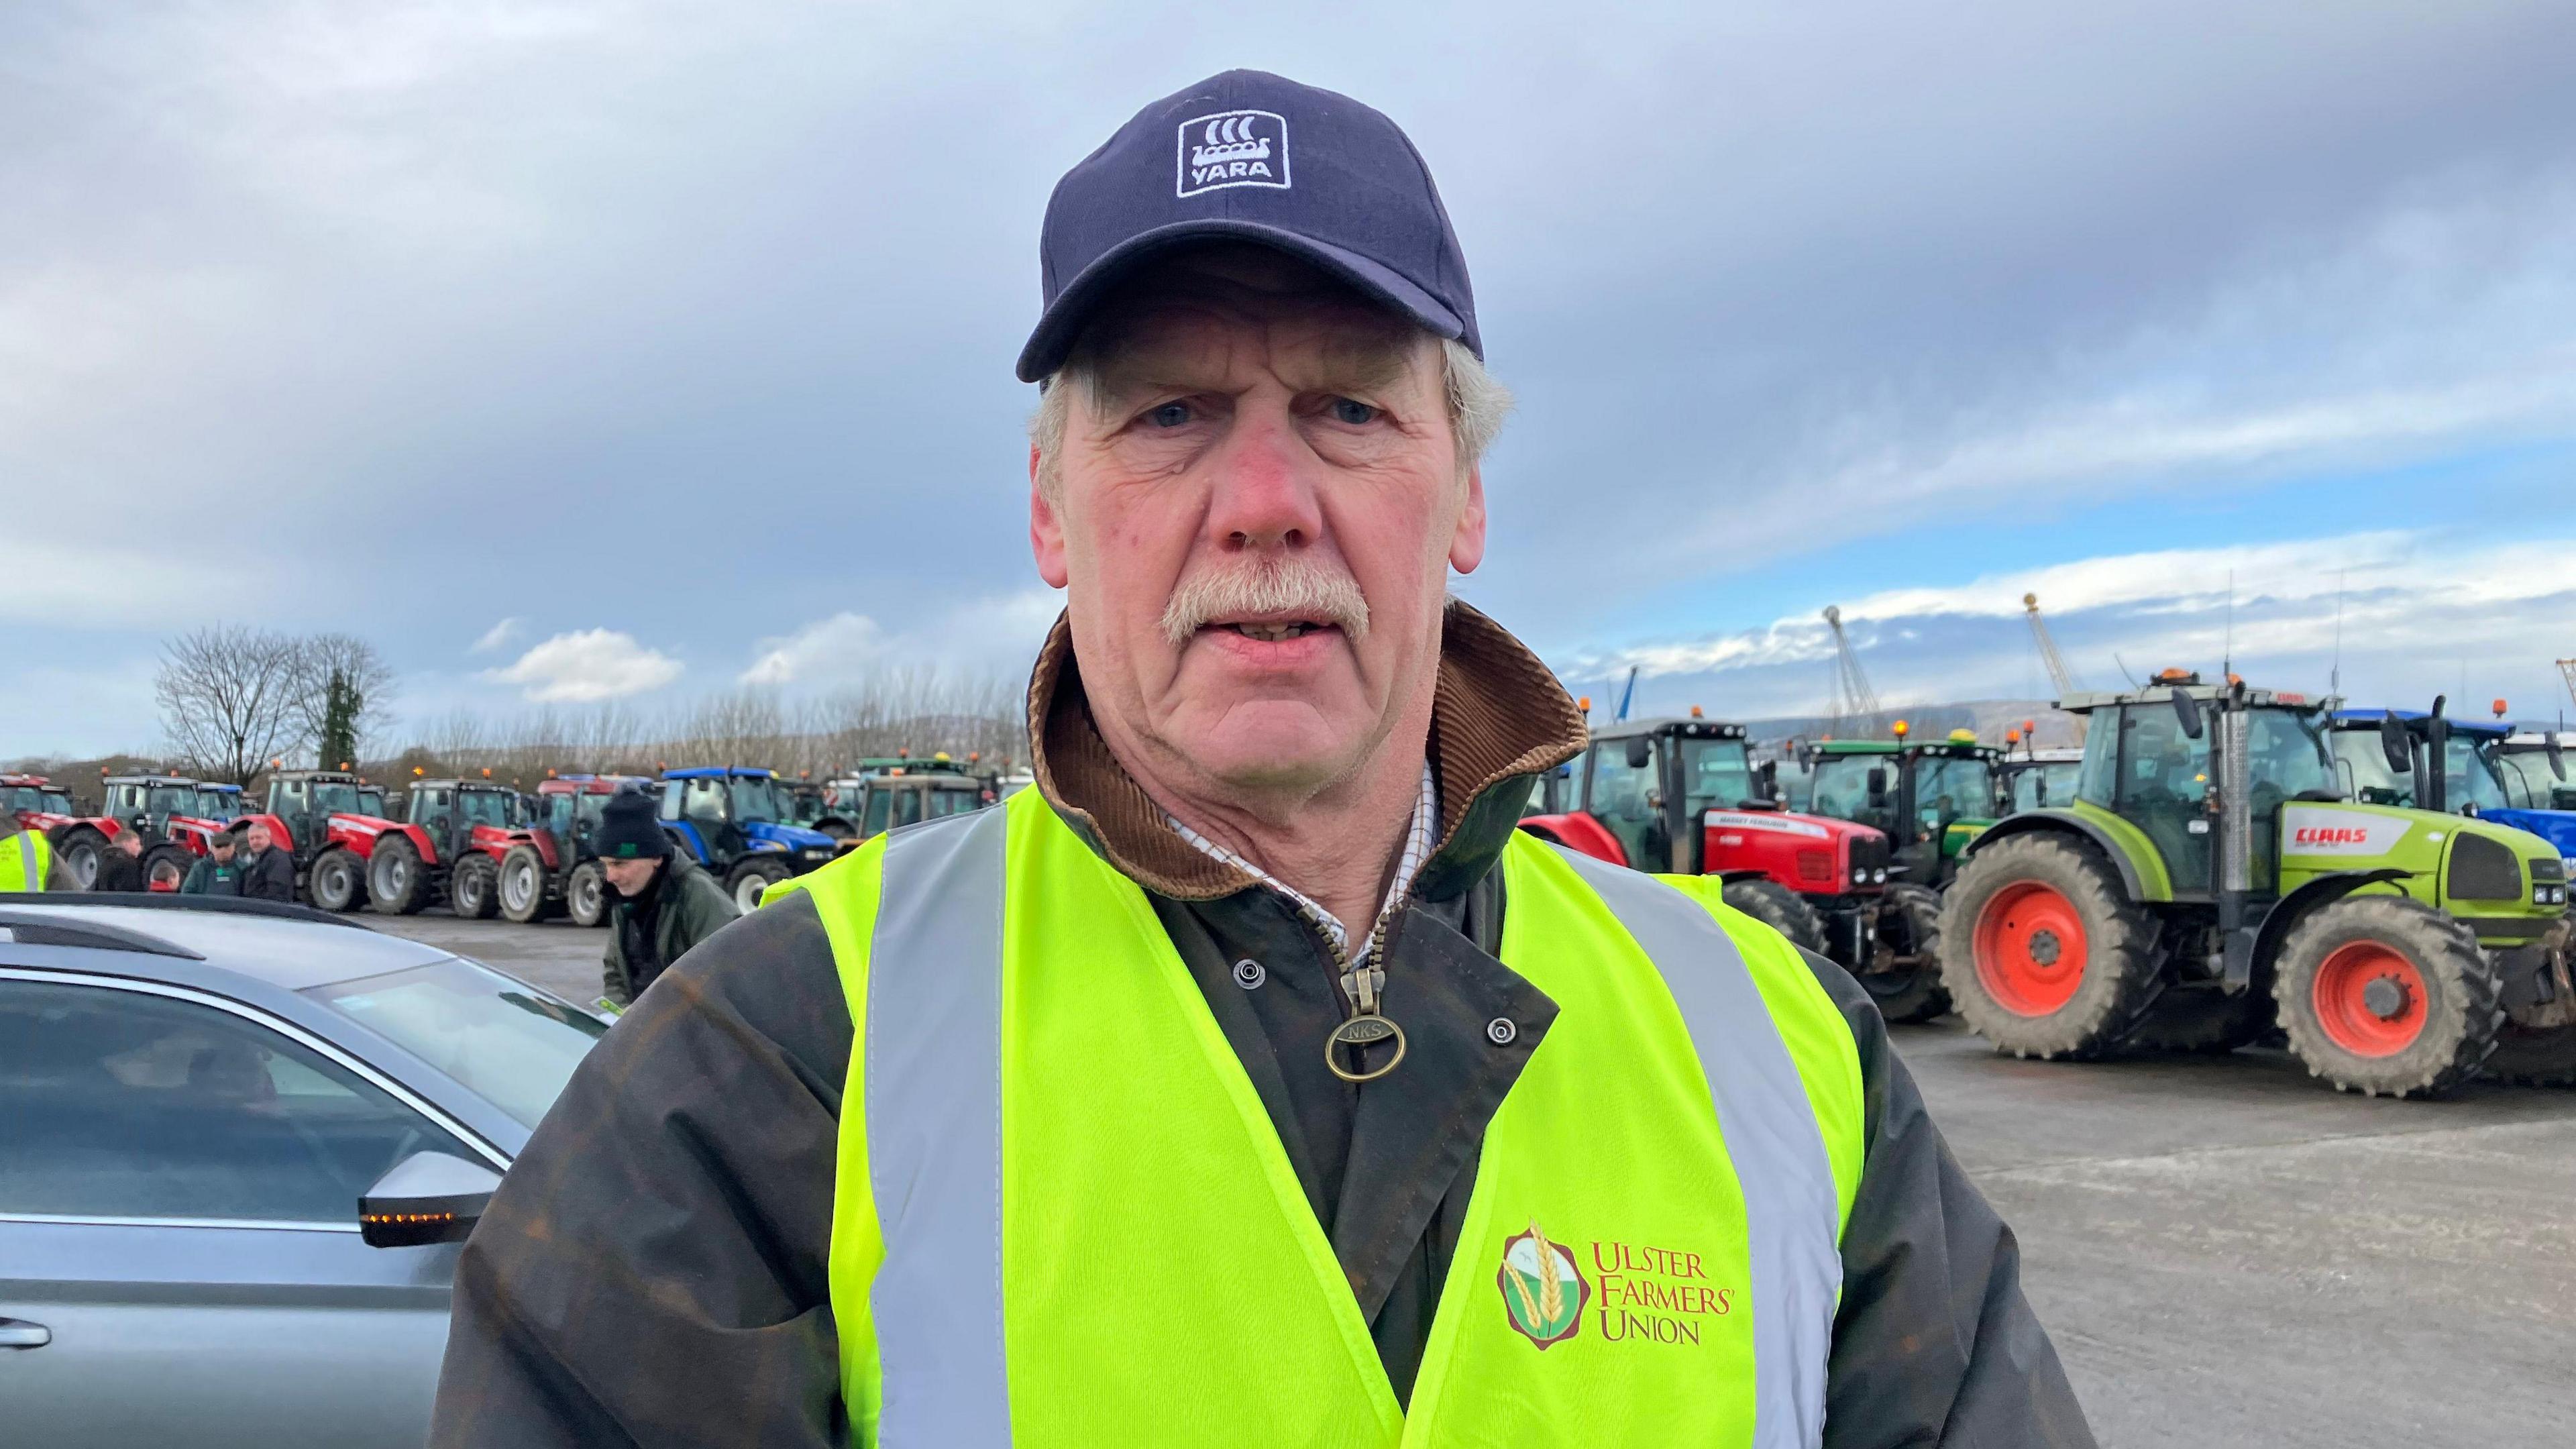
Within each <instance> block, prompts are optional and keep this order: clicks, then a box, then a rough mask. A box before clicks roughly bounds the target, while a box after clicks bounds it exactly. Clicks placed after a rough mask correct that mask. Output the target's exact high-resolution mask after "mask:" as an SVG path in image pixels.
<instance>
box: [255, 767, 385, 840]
mask: <svg viewBox="0 0 2576 1449" xmlns="http://www.w3.org/2000/svg"><path fill="white" fill-rule="evenodd" d="M262 813H264V814H265V815H266V816H267V817H268V819H269V821H270V823H271V824H272V825H273V826H274V825H283V826H284V827H285V828H286V834H285V835H284V836H283V837H282V838H280V839H279V840H278V842H277V843H278V844H279V845H282V846H284V847H286V849H287V850H288V851H289V852H291V853H292V854H293V855H294V856H295V857H296V858H297V859H298V860H299V861H301V860H309V859H310V858H311V857H312V856H313V855H314V854H316V853H317V852H319V851H320V850H321V849H322V848H323V846H324V845H325V844H326V843H327V841H328V840H329V838H330V835H331V822H332V817H334V816H341V817H345V818H347V819H349V820H352V821H364V822H367V823H369V824H371V825H373V826H375V827H376V828H377V829H381V828H382V827H384V826H386V825H390V824H391V823H393V822H392V819H391V817H390V816H388V815H387V814H386V813H385V798H384V792H383V790H381V789H375V788H370V787H362V786H361V784H360V782H359V780H358V777H357V776H355V775H352V774H350V773H349V772H348V771H346V770H276V771H272V772H270V774H269V777H268V809H267V810H266V811H265V812H262ZM254 818H256V817H254ZM373 833H374V832H373V831H370V832H369V834H370V835H372V834H373Z"/></svg>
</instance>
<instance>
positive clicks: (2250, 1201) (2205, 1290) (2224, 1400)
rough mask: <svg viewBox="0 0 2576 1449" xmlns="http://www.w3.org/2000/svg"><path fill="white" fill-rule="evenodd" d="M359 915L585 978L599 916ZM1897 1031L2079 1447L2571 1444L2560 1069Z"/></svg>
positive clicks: (2570, 1288)
mask: <svg viewBox="0 0 2576 1449" xmlns="http://www.w3.org/2000/svg"><path fill="white" fill-rule="evenodd" d="M371 919H372V918H371ZM373 923H374V924H377V925H380V926H386V927H389V928H391V929H395V930H399V931H401V932H402V933H403V934H405V935H410V936H417V937H420V938H422V939H424V940H431V941H436V942H439V943H441V944H444V945H447V946H449V947H451V948H453V949H455V950H458V951H460V952H463V953H465V954H467V955H471V956H474V957H476V958H478V959H481V960H485V961H489V962H491V963H492V964H494V965H497V966H500V967H502V968H504V969H506V970H513V971H516V972H519V973H520V974H523V975H526V976H528V977H529V978H530V979H532V980H535V981H538V982H540V983H542V984H544V985H546V986H549V987H552V988H554V989H556V990H558V991H561V992H563V993H565V994H567V995H571V996H573V997H574V998H575V999H577V1000H581V1001H588V1000H590V999H591V998H592V997H594V996H596V995H598V992H599V968H598V962H599V952H600V948H601V945H602V939H601V935H600V933H599V932H597V931H590V930H581V929H579V928H576V927H572V926H568V925H564V924H561V923H554V924H549V925H545V926H512V925H508V924H506V923H501V922H484V921H456V920H450V919H448V918H446V917H444V916H419V917H415V918H412V919H410V920H402V921H392V922H384V921H374V922H373ZM1896 1041H1897V1048H1898V1051H1899V1053H1900V1054H1901V1055H1902V1056H1903V1057H1904V1058H1905V1060H1906V1062H1907V1064H1908V1065H1909V1066H1910V1067H1911V1068H1912V1069H1913V1071H1914V1073H1915V1076H1916V1078H1917V1080H1919V1081H1920V1082H1921V1084H1922V1086H1923V1091H1924V1094H1925V1096H1926V1097H1927V1098H1929V1099H1930V1101H1931V1103H1932V1108H1933V1111H1934V1114H1935V1116H1936V1117H1937V1118H1938V1119H1939V1120H1940V1122H1941V1123H1942V1124H1943V1127H1944V1129H1945V1130H1946V1131H1947V1132H1948V1134H1949V1138H1950V1143H1951V1146H1952V1148H1953V1150H1955V1151H1956V1152H1957V1153H1958V1155H1959V1159H1960V1161H1961V1162H1963V1163H1965V1164H1966V1165H1967V1168H1968V1170H1969V1172H1970V1173H1971V1174H1972V1175H1973V1176H1974V1177H1975V1178H1976V1180H1977V1182H1978V1183H1979V1184H1980V1185H1981V1186H1982V1187H1983V1188H1984V1190H1985V1192H1986V1194H1987V1195H1988V1196H1989V1197H1990V1198H1992V1199H1993V1200H1994V1202H1995V1204H1996V1205H1997V1206H1998V1207H1999V1208H2001V1209H2002V1211H2003V1213H2004V1216H2005V1217H2006V1218H2007V1219H2008V1220H2010V1221H2011V1222H2012V1223H2013V1225H2014V1226H2015V1228H2016V1229H2017V1230H2018V1231H2019V1233H2020V1235H2021V1240H2022V1251H2023V1260H2024V1266H2025V1273H2026V1276H2027V1279H2028V1282H2029V1286H2030V1292H2031V1296H2032V1298H2033V1299H2034V1301H2036V1302H2037V1304H2038V1305H2039V1309H2040V1313H2041V1315H2042V1317H2043V1318H2044V1319H2045V1320H2046V1321H2047V1323H2048V1324H2049V1326H2050V1328H2051V1330H2052V1331H2053V1332H2054V1334H2055V1335H2056V1339H2057V1345H2058V1350H2059V1352H2060V1353H2061V1354H2063V1355H2064V1356H2065V1358H2066V1361H2067V1364H2068V1367H2069V1369H2070V1371H2071V1372H2072V1373H2073V1375H2074V1377H2075V1381H2076V1387H2077V1389H2078V1390H2079V1392H2080V1393H2081V1394H2082V1396H2083V1399H2084V1403H2085V1407H2086V1409H2087V1410H2088V1411H2089V1412H2090V1413H2091V1415H2092V1418H2093V1422H2094V1425H2095V1427H2096V1429H2097V1430H2098V1431H2099V1432H2100V1434H2101V1437H2102V1442H2103V1443H2104V1444H2106V1445H2112V1446H2117V1449H2148V1446H2163V1445H2175V1446H2184V1445H2188V1446H2192V1449H2233V1446H2239V1445H2242V1446H2277V1449H2310V1446H2314V1449H2379V1446H2387V1449H2399V1446H2404V1449H2419V1446H2421V1449H2432V1446H2443V1449H2448V1446H2459V1449H2520V1446H2526V1445H2542V1444H2564V1443H2568V1442H2570V1441H2571V1440H2576V1428H2571V1426H2576V1392H2571V1387H2572V1386H2576V1092H2556V1093H2550V1092H2535V1091H2526V1090H2519V1089H2505V1088H2477V1089H2474V1090H2472V1091H2470V1092H2468V1093H2465V1094H2463V1095H2462V1096H2460V1097H2459V1098H2457V1099H2455V1100H2452V1101H2449V1102H2440V1103H2408V1102H2387V1101H2364V1100H2362V1099H2359V1098H2355V1097H2346V1096H2338V1095H2337V1094H2335V1093H2334V1092H2331V1091H2328V1090H2326V1089H2324V1088H2321V1087H2318V1086H2316V1085H2314V1084H2313V1083H2311V1082H2310V1081H2309V1080H2308V1077H2307V1075H2306V1072H2305V1071H2304V1070H2303V1069H2302V1068H2300V1067H2299V1065H2298V1064H2297V1063H2296V1062H2294V1061H2292V1060H2290V1058H2289V1057H2288V1056H2286V1055H2285V1054H2282V1053H2279V1052H2240V1053H2238V1054H2236V1055H2235V1056H2233V1057H2229V1058H2225V1059H2222V1060H2215V1061H2212V1060H2183V1061H2157V1062H2134V1063H2125V1064H2118V1065H2095V1066H2068V1065H2057V1064H2050V1063H2040V1062H2016V1061H2012V1060H2009V1059H2002V1058H1997V1057H1996V1056H1994V1055H1993V1054H1992V1053H1991V1052H1988V1051H1987V1050H1986V1049H1985V1048H1984V1046H1983V1045H1982V1044H1981V1043H1980V1042H1979V1041H1978V1040H1977V1039H1976V1038H1974V1037H1972V1036H1969V1035H1967V1034H1966V1033H1964V1032H1961V1031H1959V1030H1956V1029H1955V1028H1951V1027H1947V1026H1931V1027H1907V1028H1900V1029H1899V1031H1898V1033H1897V1038H1896Z"/></svg>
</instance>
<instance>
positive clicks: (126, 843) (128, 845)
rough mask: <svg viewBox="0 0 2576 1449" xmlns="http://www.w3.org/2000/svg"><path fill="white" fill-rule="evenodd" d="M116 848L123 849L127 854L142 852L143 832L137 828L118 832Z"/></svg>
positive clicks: (139, 853)
mask: <svg viewBox="0 0 2576 1449" xmlns="http://www.w3.org/2000/svg"><path fill="white" fill-rule="evenodd" d="M116 848H117V849H119V850H121V851H124V852H125V853H126V854H127V855H141V854H142V853H143V833H142V832H141V831H139V830H127V831H121V832H119V833H118V835H117V837H116Z"/></svg>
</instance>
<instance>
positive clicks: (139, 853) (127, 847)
mask: <svg viewBox="0 0 2576 1449" xmlns="http://www.w3.org/2000/svg"><path fill="white" fill-rule="evenodd" d="M89 888H90V889H91V890H94V891H115V892H120V893H122V892H133V891H139V890H142V889H143V832H142V831H140V830H137V829H135V828H134V827H132V826H130V825H129V826H127V827H126V828H125V829H123V830H120V831H118V832H116V835H115V836H114V838H112V839H110V840H109V841H108V842H107V849H106V850H105V851H102V852H101V853H100V854H99V857H98V874H97V875H96V876H94V877H92V878H91V880H90V883H89Z"/></svg>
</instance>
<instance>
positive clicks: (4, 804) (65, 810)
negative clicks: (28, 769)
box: [0, 774, 74, 833]
mask: <svg viewBox="0 0 2576 1449" xmlns="http://www.w3.org/2000/svg"><path fill="white" fill-rule="evenodd" d="M73 818H74V817H73V814H72V792H71V791H69V790H66V789H64V788H63V787H62V786H60V785H57V784H55V783H54V782H53V781H51V780H48V779H46V778H45V777H44V776H42V775H17V774H0V826H4V827H7V829H8V830H51V829H53V828H54V827H55V826H57V825H68V824H70V823H71V822H72V820H73ZM0 833H6V832H5V831H0Z"/></svg>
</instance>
